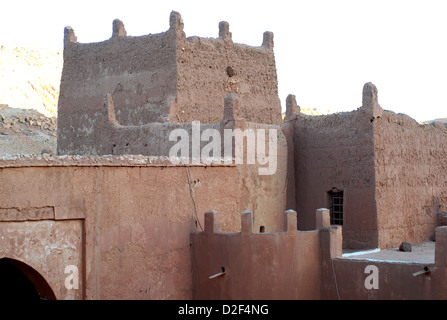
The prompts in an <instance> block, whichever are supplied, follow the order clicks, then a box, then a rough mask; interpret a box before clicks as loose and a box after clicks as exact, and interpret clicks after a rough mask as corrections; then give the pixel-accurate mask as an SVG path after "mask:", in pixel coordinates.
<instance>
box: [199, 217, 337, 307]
mask: <svg viewBox="0 0 447 320" xmlns="http://www.w3.org/2000/svg"><path fill="white" fill-rule="evenodd" d="M322 213H324V214H325V215H326V217H327V218H326V219H325V221H324V223H323V222H321V223H320V225H319V227H320V229H319V230H313V231H298V230H297V220H296V212H295V211H292V210H288V211H286V212H285V215H284V218H285V231H283V232H273V233H257V232H253V213H252V212H250V211H245V212H243V213H242V216H241V217H242V219H241V221H242V229H241V232H240V233H233V234H229V233H220V232H219V226H218V224H217V223H216V221H217V220H218V214H217V212H216V211H213V210H211V211H208V212H207V213H206V214H205V230H204V232H200V233H194V234H192V236H191V239H192V250H193V254H192V258H193V262H192V267H193V284H194V290H193V292H194V294H193V297H194V299H199V300H201V299H214V300H215V299H236V300H238V299H240V300H246V299H248V300H249V299H256V300H263V299H267V300H275V299H283V300H285V299H320V297H321V292H322V291H323V288H324V287H323V286H322V282H321V280H322V273H323V272H326V270H327V266H328V265H330V263H329V261H330V259H331V257H333V256H337V255H340V254H341V229H340V228H339V227H333V228H330V227H327V225H328V223H329V212H328V210H325V211H322V212H317V215H318V214H322ZM320 221H321V219H320ZM325 226H326V227H325Z"/></svg>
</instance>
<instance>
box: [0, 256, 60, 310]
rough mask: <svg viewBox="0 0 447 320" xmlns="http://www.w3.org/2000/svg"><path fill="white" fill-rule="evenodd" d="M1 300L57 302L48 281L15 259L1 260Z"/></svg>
mask: <svg viewBox="0 0 447 320" xmlns="http://www.w3.org/2000/svg"><path fill="white" fill-rule="evenodd" d="M0 299H2V300H21V301H26V300H56V297H55V295H54V293H53V290H52V289H51V288H50V286H49V285H48V283H47V282H46V280H45V279H44V278H43V277H42V276H41V275H40V274H39V273H38V272H37V271H36V270H34V269H33V268H31V267H30V266H28V265H27V264H25V263H23V262H20V261H18V260H14V259H8V258H3V259H0Z"/></svg>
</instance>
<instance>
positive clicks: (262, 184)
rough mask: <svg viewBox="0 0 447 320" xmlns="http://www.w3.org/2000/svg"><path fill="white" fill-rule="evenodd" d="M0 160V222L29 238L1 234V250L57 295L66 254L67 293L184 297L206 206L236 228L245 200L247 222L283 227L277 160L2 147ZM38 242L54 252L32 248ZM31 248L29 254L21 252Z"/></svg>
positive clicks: (228, 229) (61, 293) (97, 296)
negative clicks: (250, 213)
mask: <svg viewBox="0 0 447 320" xmlns="http://www.w3.org/2000/svg"><path fill="white" fill-rule="evenodd" d="M247 166H248V165H247ZM253 167H256V166H253ZM0 168H1V169H0V180H1V181H2V184H1V185H0V192H1V194H2V197H1V199H0V208H1V209H0V213H4V212H9V213H8V216H5V215H3V214H2V215H1V217H0V218H1V219H0V220H1V221H0V228H1V229H2V230H3V229H4V228H8V230H10V224H12V223H13V224H14V226H15V228H16V229H11V231H10V232H11V239H16V238H17V239H18V235H20V234H22V235H23V234H26V236H27V237H26V238H27V239H28V240H27V241H31V242H33V245H31V244H30V245H28V243H27V242H25V243H24V244H23V246H17V245H14V244H13V243H6V244H3V245H2V251H0V253H1V256H2V257H3V256H6V257H13V258H14V257H19V258H20V260H21V261H23V262H25V263H28V264H29V265H30V266H32V267H33V268H35V269H36V270H38V271H39V272H41V274H42V275H43V276H44V278H45V279H47V281H48V282H49V283H50V285H51V286H52V288H53V290H54V291H55V292H56V295H57V297H58V298H65V297H66V296H67V295H72V294H73V293H68V292H67V290H66V289H65V287H64V286H63V284H64V280H65V277H66V276H67V275H66V274H64V269H63V268H62V269H61V268H59V267H60V266H61V265H64V266H65V264H75V265H77V266H79V270H81V272H82V277H83V278H82V279H81V280H82V283H83V284H84V287H83V289H82V290H83V291H82V292H83V293H81V292H80V291H77V292H76V293H74V294H75V295H74V296H72V297H73V298H76V299H77V298H80V296H82V297H84V298H85V299H191V298H192V278H191V256H190V254H191V251H190V250H191V249H190V233H191V232H193V231H197V230H201V229H202V228H203V227H204V221H203V215H202V214H203V212H205V211H207V210H208V209H209V208H214V209H216V210H218V211H219V212H220V213H221V214H220V217H219V224H220V226H221V229H222V230H224V231H226V232H239V231H240V227H241V224H240V216H239V213H240V212H241V211H243V210H245V209H247V208H250V209H254V210H255V211H256V213H255V216H254V221H255V228H258V229H259V228H260V224H261V223H263V224H266V229H267V230H270V231H276V230H281V229H282V228H283V220H282V217H283V216H282V212H283V211H284V198H285V194H284V184H283V183H281V184H279V183H278V181H282V182H284V181H285V171H284V170H278V172H277V174H276V176H277V177H274V176H259V175H258V172H257V171H254V169H253V170H252V171H250V170H244V169H241V168H239V167H238V166H234V165H227V166H224V165H220V166H217V165H209V166H207V165H197V166H190V167H185V166H173V165H172V164H171V163H170V161H169V159H166V158H156V157H142V156H120V157H111V156H105V157H94V156H90V157H88V156H84V157H83V156H60V157H50V156H48V155H44V156H38V157H27V156H20V157H4V158H2V159H1V160H0ZM252 173H253V174H256V176H254V175H252ZM188 177H189V178H188ZM247 190H249V191H247ZM39 208H48V210H44V211H43V213H39V212H40V211H39V210H40V209H39ZM38 209H39V210H38ZM51 212H54V215H51V214H50V213H51ZM25 213H26V215H25ZM39 214H40V216H39ZM36 215H37V216H39V217H40V218H39V221H36ZM8 217H9V218H8ZM41 224H42V225H43V226H45V228H39V226H40V225H41ZM78 224H81V225H83V227H82V228H83V229H82V233H81V234H79V232H78V233H76V232H77V231H79V228H78ZM59 225H60V226H61V227H59ZM49 226H53V229H51V228H50V229H49ZM67 228H68V229H69V230H70V232H69V230H67ZM275 228H277V229H275ZM67 232H68V233H67ZM72 234H73V237H74V236H76V235H78V236H79V238H73V237H72V236H71V235H72ZM16 235H17V236H16ZM67 235H69V236H70V237H69V238H67V237H66V236H67ZM73 239H74V240H73ZM79 239H82V243H81V245H80V246H79V241H80V240H79ZM72 240H73V241H72ZM20 241H21V240H20ZM67 241H68V242H70V243H65V242H67ZM47 243H48V244H49V245H53V248H54V253H53V254H47V255H41V254H40V252H41V253H42V254H43V252H44V251H45V250H46V249H45V248H47V246H46V244H47ZM72 246H73V248H82V255H81V256H82V257H83V258H82V259H81V261H82V262H81V261H79V259H78V258H77V257H79V255H78V254H77V253H76V254H67V255H65V254H62V255H61V254H59V252H61V253H63V252H67V253H68V252H71V250H72V249H65V248H71V247H72ZM21 248H24V249H23V250H22V249H21ZM34 248H38V250H35V251H34V252H37V253H39V254H36V255H35V257H32V258H30V254H28V253H26V252H29V250H34ZM27 250H28V251H27ZM64 250H68V251H64ZM73 250H74V249H73ZM55 255H56V258H54V259H55V260H52V259H53V257H54V256H55ZM53 261H55V262H57V263H54V264H53ZM78 292H80V293H78ZM78 294H79V295H80V296H79V295H78Z"/></svg>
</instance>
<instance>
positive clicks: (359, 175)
mask: <svg viewBox="0 0 447 320" xmlns="http://www.w3.org/2000/svg"><path fill="white" fill-rule="evenodd" d="M367 91H368V90H367ZM366 93H367V92H364V101H363V107H361V108H359V109H358V110H356V111H352V112H342V113H336V114H330V115H325V116H306V115H304V114H300V113H298V114H296V115H295V116H296V119H295V127H294V136H293V143H294V163H295V166H294V174H295V177H294V178H295V201H296V211H297V212H298V223H299V225H298V226H299V229H300V230H310V229H314V228H315V225H314V223H315V220H314V217H313V213H314V212H315V210H316V209H318V208H322V207H329V197H328V192H330V191H331V190H333V189H336V190H343V191H344V220H343V246H344V247H347V248H376V247H377V243H378V238H377V237H378V236H377V220H376V201H375V199H374V191H375V181H374V139H373V138H374V131H373V126H372V124H371V119H372V118H373V117H374V116H373V113H374V109H373V106H372V104H371V103H370V102H368V101H367V99H366V100H365V97H366V96H365V94H366Z"/></svg>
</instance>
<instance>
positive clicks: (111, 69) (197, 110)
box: [58, 12, 281, 155]
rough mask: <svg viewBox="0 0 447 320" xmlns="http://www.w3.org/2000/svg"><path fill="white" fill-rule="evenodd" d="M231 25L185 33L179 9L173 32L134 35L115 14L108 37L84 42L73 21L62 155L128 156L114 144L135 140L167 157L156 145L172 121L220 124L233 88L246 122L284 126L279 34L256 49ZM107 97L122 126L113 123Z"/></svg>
mask: <svg viewBox="0 0 447 320" xmlns="http://www.w3.org/2000/svg"><path fill="white" fill-rule="evenodd" d="M228 28H229V27H228V24H227V23H221V24H220V30H219V35H220V36H219V38H198V37H190V38H186V36H185V33H184V32H183V20H182V18H181V16H180V14H178V13H177V12H172V13H171V15H170V28H169V30H167V31H166V32H163V33H159V34H149V35H145V36H138V37H131V36H127V32H126V30H125V28H124V25H123V23H122V22H121V21H119V20H114V22H113V33H112V37H111V38H110V39H109V40H106V41H103V42H98V43H79V42H77V37H76V35H75V33H74V31H73V29H72V28H70V27H66V28H65V37H64V67H63V70H62V78H61V85H60V97H59V105H58V154H85V155H105V154H123V153H126V152H125V150H124V151H123V150H121V151H118V150H113V148H114V146H113V145H114V144H120V143H121V141H118V142H115V140H127V141H126V142H125V143H124V145H126V144H128V145H132V144H134V142H135V141H136V142H135V144H134V145H135V147H134V149H135V150H136V151H134V153H135V154H143V155H167V154H165V153H164V154H160V153H158V152H159V151H160V150H158V149H157V147H156V146H155V147H154V148H152V147H151V146H149V145H150V144H154V143H158V144H162V143H163V142H166V141H167V140H168V136H169V134H168V133H167V132H168V131H169V127H172V126H179V127H181V126H182V124H183V123H191V122H192V121H200V122H201V123H203V124H216V123H217V124H218V123H220V122H221V120H222V118H223V115H224V99H225V97H227V96H228V94H229V93H235V94H237V95H238V97H239V99H240V100H241V102H240V103H241V106H243V107H242V108H241V110H240V113H241V114H240V116H241V117H243V118H245V119H246V120H247V121H250V122H258V123H265V124H276V125H279V124H280V122H281V105H280V101H279V98H278V84H277V76H276V66H275V59H274V53H273V34H272V33H270V32H266V33H265V34H264V41H263V44H262V46H260V47H250V46H247V45H241V44H234V43H233V42H232V41H231V34H230V33H229V29H228ZM108 101H112V102H113V108H114V115H113V121H114V123H115V125H118V126H119V127H120V129H119V130H118V129H116V128H113V127H112V128H110V124H109V123H108V121H107V119H108V118H109V120H110V117H109V116H108V114H109V113H108V112H107V105H108V104H109V102H108ZM104 105H106V107H104ZM166 123H172V125H166V126H163V125H161V124H166ZM140 127H142V128H140ZM141 131H144V132H143V133H141ZM140 133H141V135H140ZM147 134H149V135H147ZM154 134H155V136H154ZM116 135H118V137H116ZM142 140H145V141H144V142H143V141H142ZM148 140H149V142H147V141H148ZM144 144H146V146H145V145H144ZM148 150H149V151H148Z"/></svg>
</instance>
